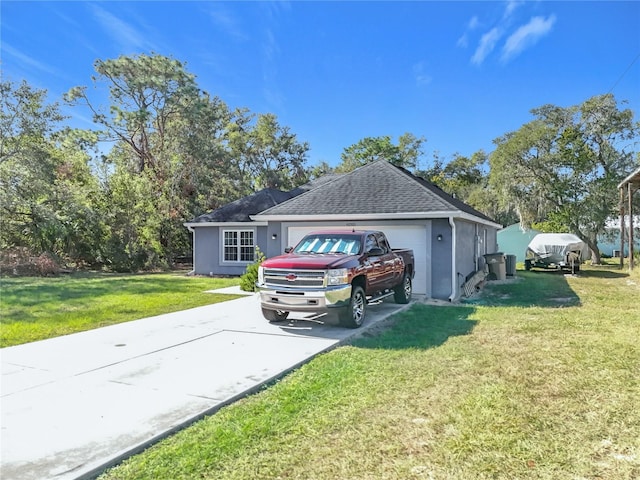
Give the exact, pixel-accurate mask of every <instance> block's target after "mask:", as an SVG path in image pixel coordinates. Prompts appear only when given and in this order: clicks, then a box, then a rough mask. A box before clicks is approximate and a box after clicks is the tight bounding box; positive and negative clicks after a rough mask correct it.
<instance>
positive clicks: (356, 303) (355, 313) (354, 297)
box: [338, 286, 367, 328]
mask: <svg viewBox="0 0 640 480" xmlns="http://www.w3.org/2000/svg"><path fill="white" fill-rule="evenodd" d="M366 305H367V297H366V295H365V293H364V289H363V288H362V287H360V286H354V287H353V290H352V291H351V300H350V301H349V306H348V307H346V308H345V309H344V310H342V311H341V312H339V313H338V321H339V323H340V325H342V326H343V327H347V328H358V327H359V326H361V325H362V324H363V323H364V316H365V312H366Z"/></svg>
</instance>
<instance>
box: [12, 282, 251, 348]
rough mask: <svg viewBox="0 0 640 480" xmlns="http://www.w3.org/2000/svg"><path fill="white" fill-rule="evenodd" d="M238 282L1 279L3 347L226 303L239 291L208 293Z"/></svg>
mask: <svg viewBox="0 0 640 480" xmlns="http://www.w3.org/2000/svg"><path fill="white" fill-rule="evenodd" d="M237 283H238V280H237V279H233V278H231V279H220V278H208V277H188V276H186V275H185V274H183V273H180V274H146V275H113V274H97V273H96V274H88V273H87V274H74V275H68V276H60V277H54V278H37V277H29V278H7V277H5V278H0V322H1V323H0V325H1V329H0V347H8V346H11V345H18V344H21V343H27V342H32V341H35V340H42V339H45V338H50V337H56V336H59V335H65V334H68V333H74V332H79V331H83V330H90V329H92V328H97V327H102V326H106V325H112V324H114V323H120V322H126V321H129V320H135V319H139V318H143V317H150V316H153V315H159V314H162V313H168V312H175V311H178V310H184V309H187V308H192V307H199V306H202V305H207V304H210V303H217V302H222V301H225V300H229V299H231V298H236V296H230V295H219V294H211V293H204V292H205V291H206V290H212V289H216V288H222V287H228V286H231V285H237Z"/></svg>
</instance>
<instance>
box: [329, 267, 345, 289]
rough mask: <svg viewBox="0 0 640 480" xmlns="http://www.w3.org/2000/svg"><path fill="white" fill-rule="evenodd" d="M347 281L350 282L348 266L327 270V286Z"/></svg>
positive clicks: (343, 283) (342, 283)
mask: <svg viewBox="0 0 640 480" xmlns="http://www.w3.org/2000/svg"><path fill="white" fill-rule="evenodd" d="M347 283H349V275H348V272H347V269H346V268H336V269H334V270H329V271H328V272H327V286H331V285H345V284H347Z"/></svg>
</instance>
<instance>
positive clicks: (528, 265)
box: [524, 260, 531, 271]
mask: <svg viewBox="0 0 640 480" xmlns="http://www.w3.org/2000/svg"><path fill="white" fill-rule="evenodd" d="M524 269H525V270H526V271H529V270H531V260H525V261H524Z"/></svg>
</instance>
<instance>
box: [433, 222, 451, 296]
mask: <svg viewBox="0 0 640 480" xmlns="http://www.w3.org/2000/svg"><path fill="white" fill-rule="evenodd" d="M431 222H432V230H431V245H432V247H431V259H432V261H431V296H432V297H433V298H437V299H443V300H444V299H447V298H449V296H450V295H451V252H452V245H453V244H452V234H451V225H449V220H448V219H444V218H443V219H435V220H432V221H431ZM438 235H442V240H438Z"/></svg>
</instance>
